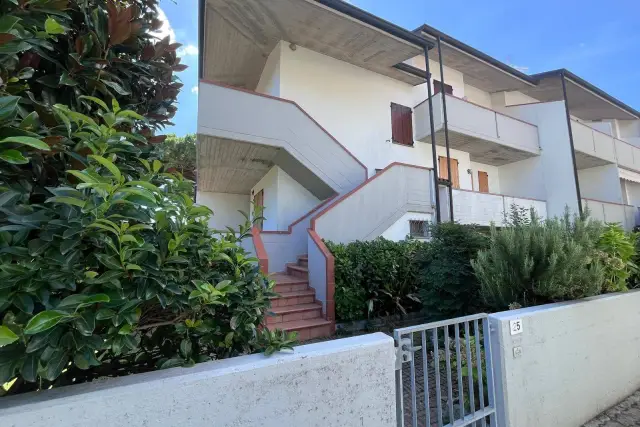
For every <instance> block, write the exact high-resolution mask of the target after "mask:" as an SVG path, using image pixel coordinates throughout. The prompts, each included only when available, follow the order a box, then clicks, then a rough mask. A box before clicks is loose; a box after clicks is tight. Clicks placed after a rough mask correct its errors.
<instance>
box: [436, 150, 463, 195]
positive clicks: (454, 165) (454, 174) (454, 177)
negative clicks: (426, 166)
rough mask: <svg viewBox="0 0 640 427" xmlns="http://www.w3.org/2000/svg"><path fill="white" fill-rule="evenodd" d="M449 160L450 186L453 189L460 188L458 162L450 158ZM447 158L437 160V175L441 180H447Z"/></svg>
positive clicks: (441, 157)
mask: <svg viewBox="0 0 640 427" xmlns="http://www.w3.org/2000/svg"><path fill="white" fill-rule="evenodd" d="M450 160H451V185H452V186H453V188H460V173H459V172H458V160H457V159H454V158H450ZM447 166H448V164H447V158H446V157H443V156H440V157H439V158H438V168H439V169H438V175H439V176H440V178H441V179H446V180H449V174H448V171H449V169H448V168H447Z"/></svg>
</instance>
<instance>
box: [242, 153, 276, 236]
mask: <svg viewBox="0 0 640 427" xmlns="http://www.w3.org/2000/svg"><path fill="white" fill-rule="evenodd" d="M279 169H280V168H278V167H277V166H274V167H272V168H271V169H269V172H267V173H266V175H265V176H263V177H262V178H261V179H260V181H258V183H257V184H256V185H254V186H253V188H252V189H251V196H250V197H249V200H250V201H251V202H253V198H254V197H255V195H256V194H258V193H259V192H260V191H263V194H264V196H263V197H264V199H263V200H264V201H263V206H264V209H263V210H262V216H263V217H264V220H263V221H262V229H263V230H264V231H278V230H279V218H278V213H279V212H280V207H279V204H278V172H279ZM253 210H254V207H253V205H252V206H251V217H252V218H253Z"/></svg>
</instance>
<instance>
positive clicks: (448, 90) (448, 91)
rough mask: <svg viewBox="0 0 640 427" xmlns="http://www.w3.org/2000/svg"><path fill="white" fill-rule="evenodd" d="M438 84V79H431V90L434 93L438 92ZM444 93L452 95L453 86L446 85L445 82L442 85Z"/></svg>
mask: <svg viewBox="0 0 640 427" xmlns="http://www.w3.org/2000/svg"><path fill="white" fill-rule="evenodd" d="M440 84H441V83H440V82H439V81H438V80H435V79H434V80H433V91H434V94H437V93H440V89H442V88H441V86H440ZM444 93H446V94H447V95H453V86H451V85H448V84H446V83H445V85H444Z"/></svg>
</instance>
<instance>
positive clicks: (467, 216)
mask: <svg viewBox="0 0 640 427" xmlns="http://www.w3.org/2000/svg"><path fill="white" fill-rule="evenodd" d="M445 194H446V193H445ZM443 203H444V202H443ZM514 204H515V205H516V206H520V207H523V208H525V209H530V208H533V209H535V211H536V213H537V214H538V216H540V217H541V218H546V216H547V203H546V202H545V201H544V200H535V199H527V198H522V197H511V196H504V195H501V194H492V193H479V192H476V191H470V190H453V219H454V220H455V221H457V222H460V223H462V224H478V225H485V226H487V225H491V223H494V224H495V225H497V226H500V225H503V224H504V219H505V212H509V209H511V205H514Z"/></svg>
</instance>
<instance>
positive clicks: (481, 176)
mask: <svg viewBox="0 0 640 427" xmlns="http://www.w3.org/2000/svg"><path fill="white" fill-rule="evenodd" d="M478 191H480V192H481V193H488V192H489V174H488V173H486V172H483V171H478Z"/></svg>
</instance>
